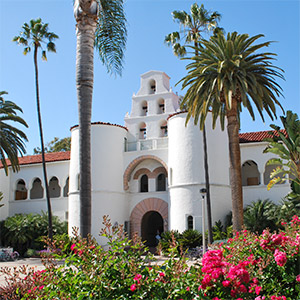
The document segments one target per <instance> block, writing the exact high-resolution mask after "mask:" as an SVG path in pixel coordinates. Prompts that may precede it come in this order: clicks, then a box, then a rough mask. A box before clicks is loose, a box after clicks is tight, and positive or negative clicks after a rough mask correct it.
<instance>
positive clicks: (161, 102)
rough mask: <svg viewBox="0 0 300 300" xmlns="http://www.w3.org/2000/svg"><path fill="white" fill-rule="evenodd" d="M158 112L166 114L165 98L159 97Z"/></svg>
mask: <svg viewBox="0 0 300 300" xmlns="http://www.w3.org/2000/svg"><path fill="white" fill-rule="evenodd" d="M157 104H158V106H157V113H158V114H164V113H165V100H164V99H159V100H158V102H157Z"/></svg>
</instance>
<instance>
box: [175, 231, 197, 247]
mask: <svg viewBox="0 0 300 300" xmlns="http://www.w3.org/2000/svg"><path fill="white" fill-rule="evenodd" d="M179 243H180V246H182V248H183V250H185V249H189V248H196V247H199V246H201V245H202V234H201V233H200V232H199V231H198V230H194V229H187V230H185V231H184V232H183V233H182V234H181V237H180V239H179Z"/></svg>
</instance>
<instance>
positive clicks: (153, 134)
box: [125, 71, 179, 142]
mask: <svg viewBox="0 0 300 300" xmlns="http://www.w3.org/2000/svg"><path fill="white" fill-rule="evenodd" d="M178 102H179V98H178V96H177V95H175V94H174V93H173V92H172V89H171V88H170V77H169V76H168V75H167V74H166V73H164V72H161V71H149V72H147V73H144V74H142V75H141V86H140V89H139V91H138V92H137V94H133V96H132V104H131V112H130V114H129V115H126V117H125V126H126V127H127V128H128V131H129V136H128V142H137V141H138V140H148V139H149V140H150V139H157V138H163V137H166V136H167V135H168V127H167V117H168V116H169V115H170V114H172V113H175V112H176V111H177V110H178V109H179V103H178Z"/></svg>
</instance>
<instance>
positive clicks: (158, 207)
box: [130, 198, 168, 237]
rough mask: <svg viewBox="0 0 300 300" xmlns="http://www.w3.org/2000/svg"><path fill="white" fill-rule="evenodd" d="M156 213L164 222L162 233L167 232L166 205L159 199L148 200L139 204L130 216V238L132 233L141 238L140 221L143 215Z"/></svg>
mask: <svg viewBox="0 0 300 300" xmlns="http://www.w3.org/2000/svg"><path fill="white" fill-rule="evenodd" d="M149 211H157V212H158V213H160V215H161V216H162V218H163V220H164V231H167V230H168V203H167V202H165V201H164V200H162V199H159V198H148V199H145V200H143V201H141V202H139V203H138V204H137V205H136V206H135V207H134V209H133V210H132V212H131V214H130V232H131V237H132V236H133V235H134V233H137V234H138V235H139V236H141V226H142V219H143V216H144V215H145V213H147V212H149Z"/></svg>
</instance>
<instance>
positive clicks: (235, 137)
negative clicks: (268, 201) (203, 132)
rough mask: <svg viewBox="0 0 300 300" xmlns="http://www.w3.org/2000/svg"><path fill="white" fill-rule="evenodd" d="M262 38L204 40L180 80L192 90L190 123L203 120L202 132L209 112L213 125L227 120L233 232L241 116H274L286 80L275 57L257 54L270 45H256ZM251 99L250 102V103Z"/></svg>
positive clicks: (239, 209)
mask: <svg viewBox="0 0 300 300" xmlns="http://www.w3.org/2000/svg"><path fill="white" fill-rule="evenodd" d="M260 37H263V35H261V34H260V35H256V36H253V37H249V35H248V34H238V33H237V32H233V33H228V35H227V38H225V36H224V34H223V33H219V34H217V35H215V36H212V37H211V38H210V40H201V45H199V47H197V50H198V51H199V54H198V55H197V56H194V57H191V58H189V59H190V60H192V62H191V63H190V64H189V65H188V66H187V67H186V68H187V70H188V74H187V75H186V76H185V77H184V78H183V79H182V80H181V81H182V88H183V89H184V88H188V89H187V92H186V94H185V97H184V100H183V103H184V104H186V105H187V107H188V115H187V119H189V118H190V117H194V122H195V124H197V123H198V120H200V121H199V122H200V127H201V128H203V125H204V122H205V119H206V116H207V114H208V112H210V111H211V112H212V119H213V127H215V125H216V121H217V119H218V117H219V118H220V123H221V128H222V130H224V123H225V119H226V121H227V133H228V142H229V163H230V184H231V197H232V218H233V229H234V230H236V231H238V230H241V229H242V225H243V195H242V183H241V181H242V180H241V155H240V145H239V128H240V112H241V111H242V107H243V106H244V107H245V108H246V109H247V110H248V111H249V113H250V115H251V117H252V119H253V120H254V119H255V115H254V112H253V107H252V105H253V104H254V105H255V106H256V108H257V111H258V112H259V114H260V116H261V118H262V119H263V120H264V116H263V110H265V111H266V112H267V114H268V115H269V116H270V118H271V119H272V120H273V117H276V106H275V104H277V105H278V106H279V107H280V108H281V109H282V110H283V108H282V106H281V105H280V103H279V101H278V100H277V98H276V97H279V96H280V95H282V94H281V87H280V86H279V85H278V84H277V83H276V82H275V78H276V77H279V78H282V79H283V78H284V77H283V75H282V72H283V70H281V69H279V68H277V67H276V66H274V65H273V64H272V59H274V56H275V54H273V53H257V52H256V51H257V50H259V49H261V48H263V47H265V46H269V45H270V43H271V42H264V43H261V44H256V45H254V44H253V43H254V42H255V41H256V40H257V39H259V38H260ZM250 100H252V103H251V101H250Z"/></svg>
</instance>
